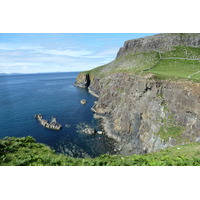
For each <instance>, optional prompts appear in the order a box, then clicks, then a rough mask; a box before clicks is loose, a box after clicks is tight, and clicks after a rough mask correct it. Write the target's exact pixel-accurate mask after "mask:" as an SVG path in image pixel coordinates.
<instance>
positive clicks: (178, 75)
mask: <svg viewBox="0 0 200 200" xmlns="http://www.w3.org/2000/svg"><path fill="white" fill-rule="evenodd" d="M117 72H126V73H135V74H140V75H146V74H148V73H151V74H155V77H158V78H160V79H170V78H172V79H173V80H175V79H186V80H192V81H195V82H200V48H198V47H188V46H175V47H173V48H172V50H171V51H166V52H158V51H150V52H135V53H128V54H125V55H122V56H120V57H117V58H116V59H115V60H114V61H112V62H111V63H108V64H106V65H103V66H100V67H97V68H95V69H93V70H90V71H86V72H82V73H83V74H85V73H89V74H90V76H91V77H92V78H93V77H94V76H98V77H100V78H101V77H104V76H107V75H109V74H113V73H117Z"/></svg>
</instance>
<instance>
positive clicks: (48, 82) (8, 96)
mask: <svg viewBox="0 0 200 200" xmlns="http://www.w3.org/2000/svg"><path fill="white" fill-rule="evenodd" d="M77 74H78V73H75V72H73V73H72V72H71V73H50V74H31V75H6V76H0V125H1V128H0V138H3V137H5V136H15V137H22V136H28V135H30V136H33V137H34V138H35V139H36V141H37V142H41V143H44V144H47V145H49V146H50V147H51V148H53V149H54V150H56V152H59V153H64V154H66V155H70V156H73V157H85V156H91V157H95V156H98V155H100V154H105V153H110V154H112V153H114V152H113V149H114V147H113V141H112V140H111V139H109V138H107V137H106V136H104V135H95V136H90V135H86V134H81V133H78V132H77V128H76V126H77V124H80V123H86V124H88V125H90V126H92V127H95V128H97V129H98V124H97V122H96V121H95V120H94V118H93V113H92V111H91V110H90V108H91V107H92V105H93V102H94V101H95V100H96V98H95V97H94V96H92V95H91V94H89V93H88V92H87V90H86V89H81V88H77V87H74V86H73V84H74V82H75V78H76V76H77ZM81 99H86V100H87V102H88V103H87V104H86V105H84V106H83V105H81V104H80V100H81ZM37 113H42V114H43V116H44V118H45V119H47V120H50V119H51V117H52V116H54V117H56V118H57V121H58V122H59V123H60V124H62V125H63V128H62V130H61V131H54V130H49V129H46V128H44V127H42V126H40V125H39V123H38V121H37V120H36V119H34V115H35V114H37ZM66 124H70V127H66V126H65V125H66Z"/></svg>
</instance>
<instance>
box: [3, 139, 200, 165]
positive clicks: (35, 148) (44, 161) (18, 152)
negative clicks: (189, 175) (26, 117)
mask: <svg viewBox="0 0 200 200" xmlns="http://www.w3.org/2000/svg"><path fill="white" fill-rule="evenodd" d="M199 152H200V144H199V143H191V144H187V145H182V146H176V147H173V148H169V149H165V150H160V151H159V152H156V153H149V154H145V155H132V156H122V155H108V154H106V155H101V156H99V157H96V158H84V159H80V158H71V157H68V156H65V155H60V154H56V153H55V152H54V151H53V150H51V149H50V148H49V147H48V146H46V145H44V144H40V143H36V142H35V140H34V139H33V138H32V137H30V136H28V137H22V138H15V137H9V138H4V139H2V140H0V165H2V166H193V165H194V166H199V165H200V153H199Z"/></svg>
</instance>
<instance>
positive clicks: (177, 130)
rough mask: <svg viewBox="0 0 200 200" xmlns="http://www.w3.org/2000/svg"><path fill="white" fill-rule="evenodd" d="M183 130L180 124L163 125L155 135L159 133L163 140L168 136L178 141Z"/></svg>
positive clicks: (166, 140) (167, 139) (166, 139)
mask: <svg viewBox="0 0 200 200" xmlns="http://www.w3.org/2000/svg"><path fill="white" fill-rule="evenodd" d="M183 131H184V127H182V126H174V125H172V126H168V127H167V126H163V127H161V128H160V130H159V132H158V133H156V135H159V136H160V138H162V139H163V140H164V141H165V142H168V141H169V138H170V137H171V138H172V139H175V140H178V141H180V140H181V135H182V133H183Z"/></svg>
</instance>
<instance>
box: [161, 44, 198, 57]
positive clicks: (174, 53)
mask: <svg viewBox="0 0 200 200" xmlns="http://www.w3.org/2000/svg"><path fill="white" fill-rule="evenodd" d="M161 56H162V58H169V57H177V58H190V59H200V48H197V47H189V46H175V47H173V49H172V50H171V51H168V52H165V53H161Z"/></svg>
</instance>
